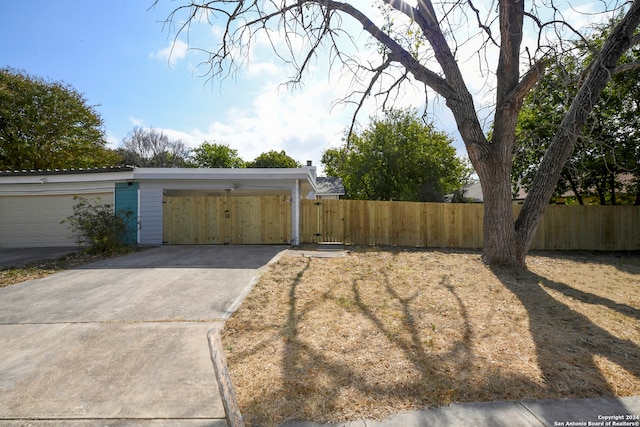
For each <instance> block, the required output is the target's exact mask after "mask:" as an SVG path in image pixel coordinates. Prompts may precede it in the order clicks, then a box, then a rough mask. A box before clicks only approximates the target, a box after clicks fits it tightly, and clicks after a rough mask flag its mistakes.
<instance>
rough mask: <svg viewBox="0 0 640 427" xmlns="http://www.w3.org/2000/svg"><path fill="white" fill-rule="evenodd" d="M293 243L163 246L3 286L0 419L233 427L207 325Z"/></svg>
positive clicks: (12, 422)
mask: <svg viewBox="0 0 640 427" xmlns="http://www.w3.org/2000/svg"><path fill="white" fill-rule="evenodd" d="M285 249H286V247H283V246H164V247H159V248H154V249H148V250H146V251H143V252H138V253H134V254H129V255H126V256H123V257H119V258H112V259H109V260H105V261H101V262H98V263H94V264H89V265H86V266H84V267H81V268H79V269H75V270H69V271H65V272H62V273H59V274H55V275H53V276H49V277H47V278H44V279H39V280H32V281H29V282H24V283H21V284H18V285H13V286H9V287H6V288H0V303H1V304H0V425H2V426H26V425H29V426H45V425H46V426H51V425H56V426H59V425H63V426H73V427H80V426H83V427H85V426H87V427H88V426H107V425H108V426H133V425H136V426H137V425H143V426H154V427H156V426H157V427H161V426H162V427H163V426H170V425H176V424H179V425H182V426H187V427H195V426H198V427H199V426H224V425H226V423H225V421H224V415H225V414H224V410H223V407H222V402H221V399H220V396H219V394H218V387H217V384H216V379H215V373H214V371H213V367H212V363H211V359H210V355H209V349H208V341H207V332H208V331H209V330H210V329H212V328H213V327H214V326H216V324H219V322H223V321H224V320H225V319H226V318H227V317H228V316H229V315H230V314H231V312H232V311H233V310H234V309H235V308H236V307H237V305H238V304H239V303H240V301H241V299H242V298H243V297H244V296H245V295H246V293H247V292H248V291H249V289H250V285H251V284H252V283H253V282H254V281H255V278H256V277H257V275H258V274H259V271H260V269H261V268H262V267H264V266H265V265H266V264H267V263H268V262H269V261H270V260H272V259H273V258H274V257H276V256H277V255H278V254H279V253H281V252H282V251H284V250H285Z"/></svg>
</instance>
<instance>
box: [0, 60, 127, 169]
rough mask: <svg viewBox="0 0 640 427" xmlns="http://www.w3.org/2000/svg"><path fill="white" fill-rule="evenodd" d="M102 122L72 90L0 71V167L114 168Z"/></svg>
mask: <svg viewBox="0 0 640 427" xmlns="http://www.w3.org/2000/svg"><path fill="white" fill-rule="evenodd" d="M102 126H103V125H102V119H101V117H100V116H99V115H98V113H97V112H96V111H95V109H94V107H92V106H89V105H87V101H86V99H85V98H84V97H83V96H82V94H80V93H79V92H78V91H76V90H75V89H74V88H73V87H71V86H69V85H67V84H64V83H62V82H51V81H46V80H44V79H41V78H39V77H34V76H30V75H28V74H26V73H23V72H19V71H16V70H13V69H9V68H3V69H0V169H4V170H22V169H66V168H89V167H100V166H113V165H116V164H118V163H119V162H120V158H119V157H118V156H117V155H116V154H115V153H114V152H113V151H112V150H109V149H107V148H106V140H105V137H104V130H103V127H102Z"/></svg>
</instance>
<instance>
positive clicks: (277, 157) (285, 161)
mask: <svg viewBox="0 0 640 427" xmlns="http://www.w3.org/2000/svg"><path fill="white" fill-rule="evenodd" d="M300 166H301V165H300V163H299V162H298V161H296V160H294V159H293V158H292V157H290V156H289V155H287V153H286V152H285V151H284V150H282V151H275V150H271V151H267V152H266V153H262V154H260V155H259V156H258V157H256V158H255V159H253V161H251V162H248V163H247V167H248V168H299V167H300Z"/></svg>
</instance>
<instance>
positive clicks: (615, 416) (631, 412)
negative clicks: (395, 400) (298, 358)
mask: <svg viewBox="0 0 640 427" xmlns="http://www.w3.org/2000/svg"><path fill="white" fill-rule="evenodd" d="M321 426H323V427H329V426H335V427H343V426H344V427H425V426H428V427H458V426H460V427H463V426H465V427H466V426H482V427H550V426H551V427H559V426H564V427H568V426H603V427H605V426H640V397H637V396H634V397H625V398H619V399H567V400H530V401H520V402H487V403H461V404H456V405H451V406H448V407H444V408H438V409H431V410H423V411H416V412H405V413H401V414H397V415H394V416H391V417H389V418H388V419H386V420H384V421H381V422H379V421H372V420H360V421H350V422H347V423H339V424H317V423H307V422H300V421H294V422H289V423H286V424H284V425H283V427H321Z"/></svg>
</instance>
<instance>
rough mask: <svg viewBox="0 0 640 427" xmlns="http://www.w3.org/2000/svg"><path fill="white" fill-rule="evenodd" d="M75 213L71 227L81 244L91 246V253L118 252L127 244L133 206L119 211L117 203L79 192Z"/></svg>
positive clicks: (68, 222)
mask: <svg viewBox="0 0 640 427" xmlns="http://www.w3.org/2000/svg"><path fill="white" fill-rule="evenodd" d="M74 200H78V203H77V204H75V205H74V206H73V215H71V216H69V217H67V219H65V220H64V221H62V222H63V223H65V222H66V223H67V224H68V226H69V229H70V230H71V231H72V232H73V233H74V234H75V236H76V241H77V242H78V244H79V245H80V246H88V248H87V252H90V253H96V254H97V253H111V252H118V251H120V250H122V249H123V248H125V247H126V246H127V245H126V243H125V242H126V233H127V222H128V220H129V219H130V218H131V217H132V216H133V212H131V210H120V211H118V212H115V209H114V206H113V205H111V204H108V203H102V202H101V201H100V198H98V199H95V200H93V201H92V200H87V199H85V198H84V197H79V196H76V197H74Z"/></svg>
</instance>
